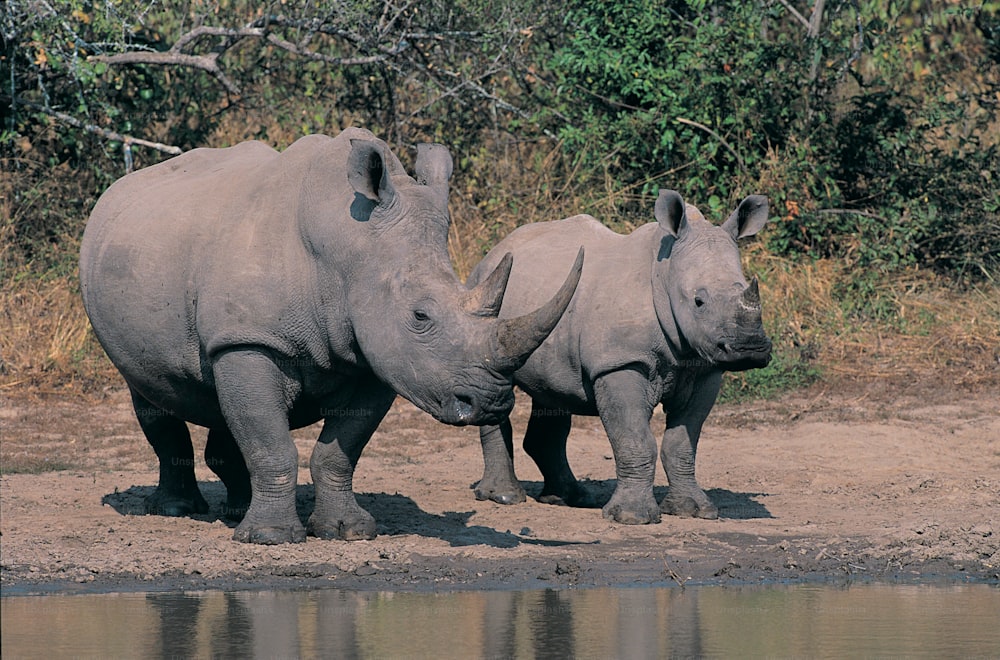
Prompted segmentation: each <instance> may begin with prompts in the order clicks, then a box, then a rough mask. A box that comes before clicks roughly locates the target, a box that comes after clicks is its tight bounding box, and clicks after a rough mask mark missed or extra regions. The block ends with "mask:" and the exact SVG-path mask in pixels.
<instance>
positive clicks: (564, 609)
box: [0, 585, 1000, 658]
mask: <svg viewBox="0 0 1000 660" xmlns="http://www.w3.org/2000/svg"><path fill="white" fill-rule="evenodd" d="M0 605H2V645H3V653H4V657H5V658H14V657H53V656H67V655H72V656H84V657H86V656H106V657H137V656H148V655H159V656H165V655H170V656H176V657H207V656H227V657H229V656H240V657H259V658H273V657H319V656H322V657H337V658H354V657H362V658H363V657H389V658H391V657H400V656H405V657H411V658H422V657H435V658H437V657H441V656H442V655H443V656H446V657H452V656H456V655H457V656H462V657H487V658H508V657H527V658H530V657H536V658H544V657H580V658H586V657H629V658H644V657H650V658H653V657H670V656H687V657H734V656H815V655H827V656H850V655H858V654H864V655H921V656H935V655H936V656H942V655H947V656H952V657H954V656H996V655H1000V589H998V588H997V587H995V586H988V585H963V586H955V587H921V586H884V585H882V586H880V585H865V586H852V587H849V588H848V587H840V588H837V587H827V586H818V585H800V586H793V587H784V588H782V587H699V588H688V589H686V590H681V589H679V588H659V589H653V588H633V589H581V590H551V589H550V590H539V591H487V592H450V593H415V592H384V593H379V592H350V591H339V590H335V589H329V590H313V591H298V592H296V591H267V592H253V591H242V592H198V593H156V594H104V595H86V596H44V597H9V598H3V599H2V601H0Z"/></svg>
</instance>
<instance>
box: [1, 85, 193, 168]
mask: <svg viewBox="0 0 1000 660" xmlns="http://www.w3.org/2000/svg"><path fill="white" fill-rule="evenodd" d="M12 100H13V101H16V102H17V103H18V104H19V105H23V106H27V107H29V108H33V109H35V110H38V111H40V112H44V113H45V114H47V115H49V116H50V117H53V118H55V119H58V120H59V121H61V122H62V123H64V124H69V125H70V126H73V127H74V128H79V129H82V130H84V131H87V132H88V133H93V134H95V135H100V136H101V137H103V138H104V139H106V140H113V141H115V142H121V143H123V144H126V145H133V144H135V145H139V146H140V147H148V148H150V149H155V150H157V151H162V152H163V153H166V154H172V155H174V156H176V155H178V154H182V153H184V150H183V149H181V148H180V147H175V146H173V145H170V144H163V143H162V142H150V141H149V140H143V139H142V138H137V137H134V136H132V135H125V134H123V133H118V132H116V131H112V130H108V129H106V128H101V127H100V126H96V125H94V124H88V123H86V122H83V121H80V120H79V119H77V118H76V117H73V116H72V115H67V114H66V113H65V112H59V111H58V110H53V109H52V108H49V107H46V106H44V105H42V104H40V103H35V102H33V101H28V100H26V99H22V98H15V99H12Z"/></svg>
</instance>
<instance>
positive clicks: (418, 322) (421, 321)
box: [410, 309, 433, 333]
mask: <svg viewBox="0 0 1000 660" xmlns="http://www.w3.org/2000/svg"><path fill="white" fill-rule="evenodd" d="M431 325H433V322H432V321H431V317H430V314H428V313H427V312H425V311H424V310H422V309H415V310H413V316H412V317H411V320H410V327H411V328H413V330H414V332H417V333H424V332H427V331H428V330H430V328H431Z"/></svg>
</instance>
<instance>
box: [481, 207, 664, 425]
mask: <svg viewBox="0 0 1000 660" xmlns="http://www.w3.org/2000/svg"><path fill="white" fill-rule="evenodd" d="M658 243H659V234H658V233H657V227H656V225H655V224H650V225H645V226H643V227H640V228H639V229H637V230H635V231H634V232H632V233H631V234H629V235H621V234H617V233H615V232H613V231H611V230H610V229H608V228H607V227H605V226H604V225H602V224H601V223H600V222H598V221H597V220H596V219H594V218H593V217H591V216H587V215H580V216H574V217H571V218H566V219H564V220H557V221H554V222H543V223H535V224H532V225H525V226H523V227H521V228H518V229H517V230H515V231H514V232H512V233H511V235H510V236H509V237H507V238H506V239H504V240H503V241H501V242H500V243H499V244H498V245H497V246H496V247H495V248H494V249H493V250H492V251H491V252H490V254H489V255H488V256H487V258H486V259H485V260H484V263H483V264H481V265H480V266H478V267H477V269H476V272H475V273H474V275H475V277H476V279H477V280H478V278H481V277H483V276H484V274H485V273H489V272H491V269H492V268H493V267H495V265H496V263H498V262H499V260H500V259H501V258H502V257H503V255H504V254H505V253H507V252H512V253H513V254H514V267H513V269H512V272H511V277H510V282H509V284H508V286H507V292H506V294H505V296H504V301H503V306H502V308H501V311H500V316H501V318H508V317H512V316H517V315H520V314H524V313H526V312H528V311H530V310H531V309H533V308H535V307H537V306H538V305H540V304H542V303H543V302H544V301H545V300H547V299H548V298H547V296H548V297H551V296H552V295H553V293H554V292H555V290H556V289H557V288H558V287H559V284H560V283H561V281H562V278H563V277H565V274H566V272H567V271H568V270H569V268H570V265H571V264H572V262H573V259H574V258H575V257H576V252H577V250H578V249H579V247H580V246H581V245H582V246H584V249H585V250H586V259H585V261H584V267H583V274H582V276H581V278H580V284H579V285H578V287H577V290H576V294H575V295H574V297H573V300H572V302H571V303H570V306H569V308H568V309H567V310H566V313H565V314H564V315H563V317H562V319H561V320H560V321H559V323H558V325H556V327H555V330H553V332H552V334H550V335H549V337H548V338H547V339H546V340H545V341H544V342H543V343H542V345H541V347H539V349H538V350H536V351H535V353H534V354H533V355H532V356H531V357H530V358H529V359H528V361H527V363H526V364H525V365H524V367H522V368H521V369H520V370H519V371H518V372H517V373H516V374H515V381H516V382H517V383H518V385H519V386H521V387H522V388H523V389H524V390H525V391H527V392H528V393H529V394H531V395H532V397H533V398H535V399H537V400H539V401H541V402H542V403H546V404H548V405H552V406H559V407H563V408H568V409H570V410H571V411H572V412H575V413H578V414H594V413H595V412H596V409H595V408H594V407H593V406H594V404H593V390H592V384H593V380H594V378H596V377H597V376H599V375H601V374H603V373H607V372H609V371H613V370H615V369H618V368H621V367H622V366H624V365H627V364H630V363H633V362H642V363H643V364H646V365H648V366H649V368H651V369H655V365H656V363H657V362H658V357H657V353H658V352H659V351H661V350H662V335H661V333H660V330H659V325H658V323H657V320H656V316H655V312H654V311H653V306H652V305H653V303H652V294H651V290H650V268H651V263H652V259H653V257H654V256H655V254H656V249H657V246H658ZM470 279H472V278H470Z"/></svg>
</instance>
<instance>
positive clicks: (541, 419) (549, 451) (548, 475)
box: [524, 402, 594, 507]
mask: <svg viewBox="0 0 1000 660" xmlns="http://www.w3.org/2000/svg"><path fill="white" fill-rule="evenodd" d="M572 424H573V416H572V415H570V414H569V413H567V412H566V411H564V410H560V409H557V408H547V407H545V406H543V405H540V404H538V403H537V402H532V406H531V418H530V419H529V420H528V430H527V431H526V432H525V434H524V451H525V452H526V453H527V454H528V456H531V458H532V460H534V461H535V464H536V465H537V466H538V469H539V470H540V471H541V473H542V476H543V477H544V478H545V485H544V486H543V487H542V493H541V495H539V496H538V501H539V502H542V503H544V504H558V505H562V506H578V507H590V506H594V502H593V498H592V497H590V494H589V493H587V491H586V490H585V489H584V488H583V487H582V486H580V484H579V482H578V481H577V480H576V476H575V475H574V474H573V470H572V469H571V468H570V467H569V461H568V460H567V459H566V440H567V438H569V431H570V427H571V426H572Z"/></svg>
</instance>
